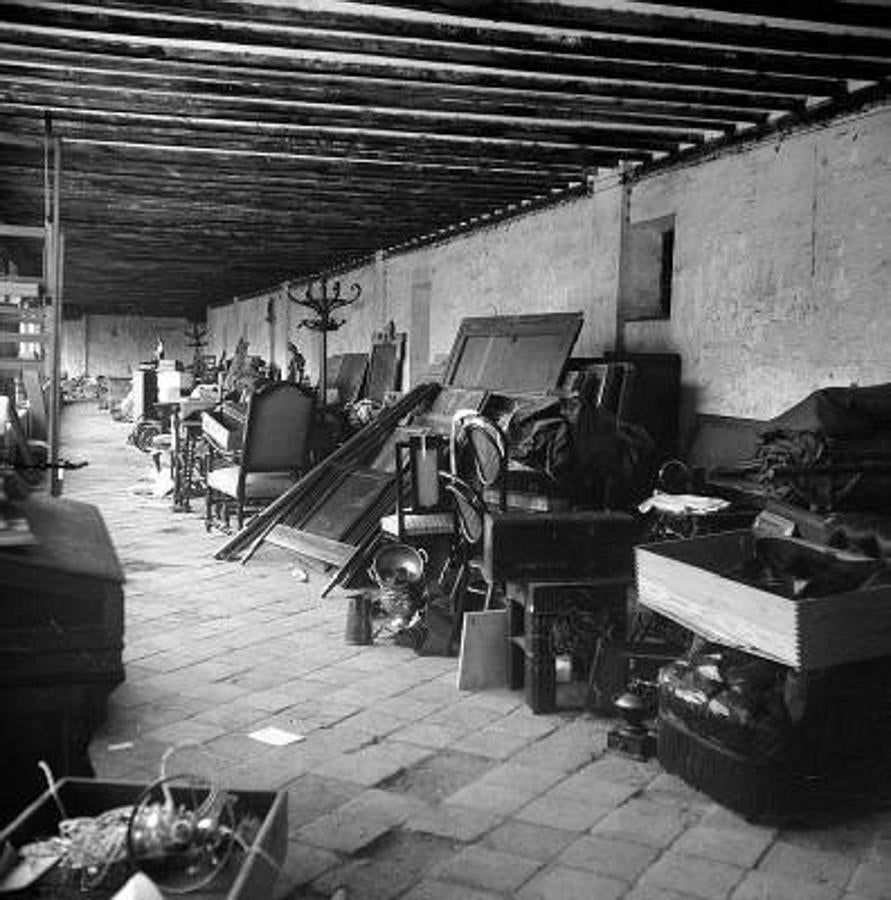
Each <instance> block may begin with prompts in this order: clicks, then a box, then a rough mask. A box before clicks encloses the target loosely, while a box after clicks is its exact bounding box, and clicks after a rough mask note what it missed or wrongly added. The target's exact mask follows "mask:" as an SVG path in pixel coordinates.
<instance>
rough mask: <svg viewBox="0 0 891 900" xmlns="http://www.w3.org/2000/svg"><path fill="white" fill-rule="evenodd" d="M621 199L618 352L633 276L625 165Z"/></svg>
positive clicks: (622, 347)
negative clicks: (626, 296) (627, 295)
mask: <svg viewBox="0 0 891 900" xmlns="http://www.w3.org/2000/svg"><path fill="white" fill-rule="evenodd" d="M619 189H620V191H621V192H622V193H621V199H620V201H619V222H618V226H619V259H618V261H617V262H618V268H617V271H616V328H615V338H614V341H613V347H614V349H615V351H616V353H623V352H624V350H625V319H624V308H623V302H624V298H625V294H626V292H627V290H628V284H629V279H630V277H631V272H630V268H629V267H630V263H631V253H630V250H631V248H630V246H629V235H630V232H631V180H630V179H629V178H628V170H627V167H623V169H622V175H621V180H620V182H619Z"/></svg>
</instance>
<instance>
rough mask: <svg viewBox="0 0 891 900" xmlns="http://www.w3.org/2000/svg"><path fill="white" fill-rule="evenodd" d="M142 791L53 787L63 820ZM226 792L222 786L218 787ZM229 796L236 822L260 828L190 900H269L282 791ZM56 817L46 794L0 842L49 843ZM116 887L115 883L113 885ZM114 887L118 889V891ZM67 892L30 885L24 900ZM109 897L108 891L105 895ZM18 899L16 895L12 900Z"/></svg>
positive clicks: (100, 892) (284, 817)
mask: <svg viewBox="0 0 891 900" xmlns="http://www.w3.org/2000/svg"><path fill="white" fill-rule="evenodd" d="M146 787H147V785H145V784H140V783H136V782H125V781H100V780H96V779H90V778H62V779H61V780H60V781H59V782H58V783H57V790H58V794H59V798H60V800H61V802H62V804H63V806H64V809H65V811H66V813H67V814H68V816H69V817H72V818H73V817H77V816H97V815H99V814H100V813H102V812H105V811H106V810H110V809H115V808H117V807H120V806H128V805H132V804H134V803H136V802H137V801H138V800H139V798H140V796H141V795H142V792H143V791H144V790H145V788H146ZM224 787H226V786H224ZM226 789H227V790H229V791H230V793H232V794H233V795H235V798H236V799H235V814H236V817H240V816H243V815H253V816H256V817H257V818H258V819H259V820H260V823H261V824H260V827H259V829H258V830H257V832H256V835H255V836H254V839H253V842H252V843H251V845H250V847H249V848H248V849H247V850H246V851H244V852H242V851H241V850H238V849H236V851H235V852H234V854H233V860H232V862H231V863H230V864H228V865H227V866H226V867H225V868H224V870H223V871H222V872H221V873H220V874H219V876H218V877H217V878H216V879H214V881H213V882H211V884H209V885H208V886H207V887H206V888H202V889H201V890H198V891H195V892H191V893H189V894H188V896H189V897H192V898H194V900H211V898H213V900H220V898H225V900H254V898H259V897H272V896H273V888H274V885H275V881H276V879H277V877H278V870H279V868H280V867H281V866H282V864H283V863H284V860H285V856H286V855H287V851H288V797H287V794H286V793H285V792H284V791H278V792H270V791H242V790H237V789H235V788H228V787H227V788H226ZM60 818H61V816H60V812H59V809H58V807H57V805H56V802H55V800H54V798H53V796H52V794H51V793H50V792H49V791H47V792H46V793H44V794H43V795H42V796H40V797H39V798H38V799H37V800H36V801H35V802H34V803H32V804H31V805H30V806H29V807H28V808H27V809H25V810H24V811H23V812H22V813H21V814H20V815H19V816H18V817H17V818H16V819H15V820H14V821H12V822H11V823H10V824H9V825H8V826H7V827H6V828H5V829H4V830H3V831H0V842H3V841H9V842H10V843H11V844H12V846H13V847H17V848H18V847H21V846H23V845H24V844H26V843H28V842H30V841H34V840H38V839H42V838H47V837H52V836H53V835H56V834H58V826H59V821H60ZM117 880H118V881H120V877H119V878H118V879H117ZM118 886H120V885H118ZM66 891H67V889H63V888H58V887H56V888H49V893H47V888H40V887H39V884H38V885H35V886H34V887H33V888H32V889H31V890H30V891H28V892H26V893H25V895H24V896H29V897H32V896H33V897H50V896H51V897H55V898H57V900H58V898H65V897H67V896H69V893H66ZM111 893H112V894H113V893H114V892H113V891H112V892H111ZM17 896H20V895H17ZM70 896H71V897H77V898H83V900H90V898H91V897H92V898H97V897H103V898H105V897H108V896H110V895H109V892H108V890H107V889H103V888H101V887H100V888H98V889H96V890H93V891H87V892H80V891H79V890H78V887H77V886H73V887H72V889H71V892H70Z"/></svg>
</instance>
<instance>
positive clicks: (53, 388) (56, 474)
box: [49, 138, 65, 497]
mask: <svg viewBox="0 0 891 900" xmlns="http://www.w3.org/2000/svg"><path fill="white" fill-rule="evenodd" d="M53 156H54V159H53V163H54V165H53V234H54V240H53V339H52V343H51V346H52V364H51V368H50V381H49V385H50V429H49V431H50V466H51V468H50V493H51V494H52V496H54V497H58V496H59V495H60V494H61V493H62V473H61V470H60V469H59V467H58V466H59V439H60V434H59V426H60V421H61V409H60V407H61V403H62V385H61V383H60V382H61V368H62V262H63V259H64V252H65V238H64V235H63V234H62V229H61V227H60V223H59V207H60V202H61V201H60V197H59V194H60V185H61V176H62V142H61V140H59V138H55V139H54V140H53Z"/></svg>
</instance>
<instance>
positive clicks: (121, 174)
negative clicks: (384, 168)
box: [0, 163, 581, 199]
mask: <svg viewBox="0 0 891 900" xmlns="http://www.w3.org/2000/svg"><path fill="white" fill-rule="evenodd" d="M0 167H2V168H0V187H2V188H4V189H5V190H10V189H11V187H13V186H15V187H16V188H19V189H21V186H22V185H30V187H31V190H32V192H39V191H41V190H42V180H41V176H42V172H41V171H40V170H39V169H38V168H37V167H32V168H26V167H23V166H16V165H8V166H7V165H2V163H0ZM22 179H24V180H22ZM571 180H573V181H580V180H581V178H580V177H576V178H574V179H571ZM76 184H89V185H92V186H93V187H94V188H95V189H96V190H113V189H115V188H118V187H120V188H122V189H131V188H132V189H136V190H142V191H144V192H145V191H147V190H150V192H151V193H157V192H162V193H165V192H179V193H190V192H195V193H198V194H199V195H200V194H204V196H207V194H208V192H210V191H215V192H218V193H217V194H216V196H219V197H221V198H222V197H224V196H226V195H228V194H229V193H230V192H250V193H252V194H253V195H254V196H256V197H267V196H268V197H277V196H282V195H286V194H287V193H288V192H289V191H290V192H293V191H296V190H301V189H308V188H311V189H315V190H318V191H325V192H326V193H327V192H341V193H342V192H343V191H349V192H351V193H352V194H353V195H356V196H361V195H364V194H366V193H384V194H390V195H393V194H397V195H400V196H401V195H408V196H415V197H418V198H419V199H420V198H423V197H426V196H428V195H430V194H431V193H435V192H436V191H442V192H445V193H446V194H448V193H450V192H452V191H456V190H457V191H462V190H463V191H466V192H467V193H468V194H470V195H473V196H479V192H480V188H481V187H483V186H488V187H489V188H490V189H491V190H492V191H493V192H504V193H516V194H518V195H522V196H528V195H529V193H530V191H533V190H539V189H540V190H545V189H548V188H550V187H552V186H553V184H554V178H553V177H552V176H549V175H547V174H546V173H538V174H536V173H534V172H530V173H528V174H527V173H522V174H521V173H517V174H515V175H513V176H489V175H485V174H478V175H476V176H468V175H466V174H458V175H455V174H448V173H431V174H430V175H429V177H428V178H426V179H424V181H423V183H420V182H419V181H418V180H417V179H416V178H412V177H411V176H404V177H400V176H398V175H395V176H389V175H388V176H387V177H385V178H375V177H370V178H356V177H354V176H352V175H350V174H343V175H341V174H338V173H336V172H328V173H322V172H313V171H311V170H309V169H308V168H304V167H301V168H300V169H299V170H297V171H296V172H295V173H294V174H293V175H287V174H269V173H268V172H267V173H264V174H263V176H262V179H258V176H257V172H256V171H253V172H252V171H250V170H248V169H242V170H236V171H231V170H230V171H214V170H208V169H207V168H204V169H203V170H202V169H201V168H200V167H193V168H190V169H189V170H188V171H183V167H182V166H177V167H170V166H164V167H160V166H138V165H129V164H127V163H123V164H122V165H121V166H118V167H103V166H102V165H101V164H97V165H87V166H85V165H83V164H78V165H77V166H73V165H69V166H68V167H67V168H66V171H65V176H64V181H63V185H62V188H63V193H64V191H65V189H66V188H67V186H68V185H76Z"/></svg>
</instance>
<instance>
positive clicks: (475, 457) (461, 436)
mask: <svg viewBox="0 0 891 900" xmlns="http://www.w3.org/2000/svg"><path fill="white" fill-rule="evenodd" d="M450 443H451V447H450V451H451V471H452V474H453V475H455V476H457V477H458V478H461V479H462V480H464V481H465V482H468V483H470V484H472V485H474V486H475V487H476V488H477V489H478V490H479V491H480V492H483V491H486V489H487V488H497V489H498V505H499V508H500V509H502V510H503V509H504V508H505V506H506V501H507V443H506V441H505V439H504V435H503V434H502V432H501V429H500V428H499V427H498V426H497V425H496V424H495V423H494V422H492V421H490V420H489V419H487V418H485V417H484V416H482V415H480V414H479V413H476V412H471V411H468V410H459V411H458V412H457V413H455V416H454V418H453V419H452V431H451V439H450Z"/></svg>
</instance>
